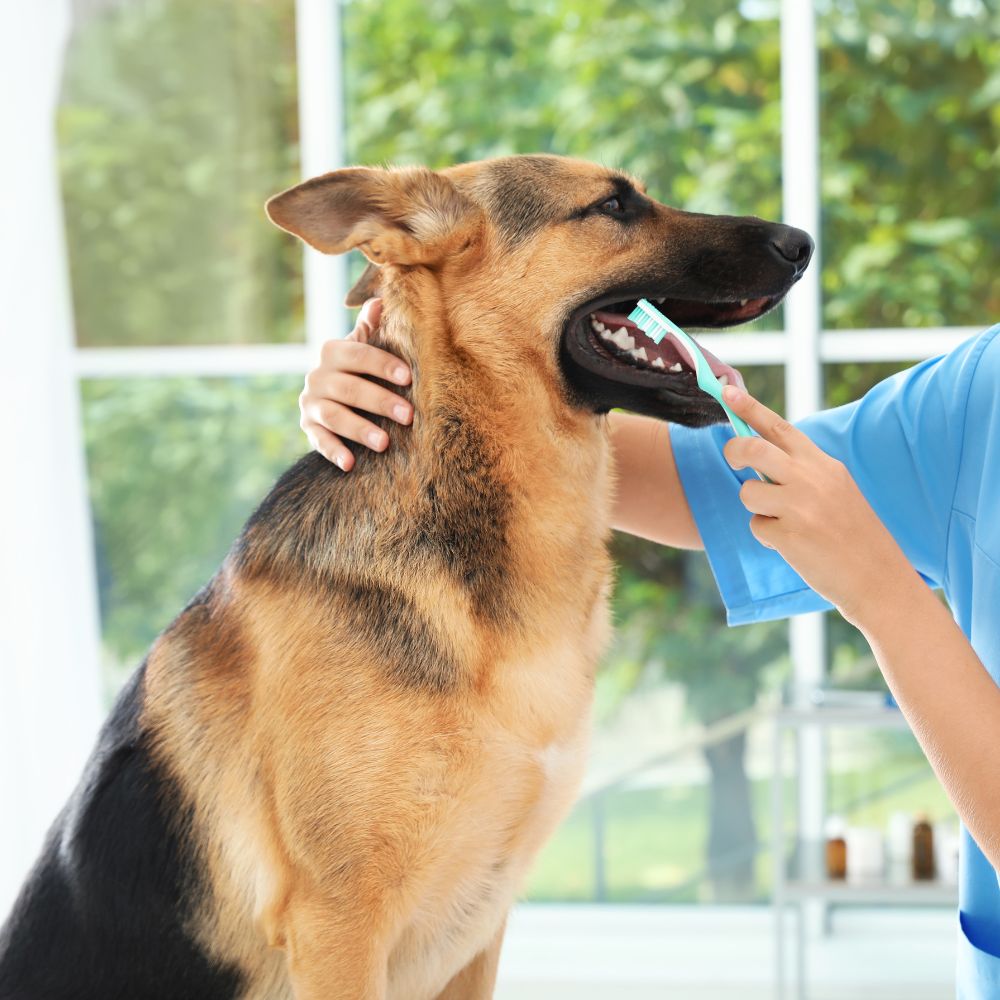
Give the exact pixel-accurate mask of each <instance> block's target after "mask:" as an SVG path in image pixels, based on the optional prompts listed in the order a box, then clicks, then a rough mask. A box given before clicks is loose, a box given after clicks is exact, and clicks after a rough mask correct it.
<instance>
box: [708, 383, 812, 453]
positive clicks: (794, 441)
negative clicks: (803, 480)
mask: <svg viewBox="0 0 1000 1000" xmlns="http://www.w3.org/2000/svg"><path fill="white" fill-rule="evenodd" d="M722 397H723V399H725V401H726V405H727V406H729V407H731V408H732V410H733V412H734V413H735V414H736V415H737V416H739V417H742V418H743V419H744V420H745V421H746V422H747V423H748V424H749V425H750V426H751V427H752V428H753V429H754V430H755V431H756V432H757V433H758V434H759V435H760V436H761V437H762V438H764V440H765V441H770V442H771V443H772V444H775V445H777V446H778V447H779V448H781V449H782V450H783V451H786V452H793V451H795V450H796V449H797V448H799V447H800V446H801V445H802V443H803V442H808V441H809V439H808V438H807V437H806V436H805V435H804V434H803V433H802V431H800V430H799V429H798V428H797V427H795V426H794V425H793V424H790V423H789V422H788V421H787V420H786V419H785V418H784V417H783V416H781V414H779V413H775V412H774V410H769V409H768V408H767V407H766V406H765V405H764V404H763V403H762V402H760V400H758V399H754V397H753V396H751V395H750V393H748V392H747V391H746V389H741V388H740V387H739V386H735V385H727V386H726V387H725V388H724V389H723V390H722ZM760 471H761V472H764V471H765V470H763V469H761V470H760Z"/></svg>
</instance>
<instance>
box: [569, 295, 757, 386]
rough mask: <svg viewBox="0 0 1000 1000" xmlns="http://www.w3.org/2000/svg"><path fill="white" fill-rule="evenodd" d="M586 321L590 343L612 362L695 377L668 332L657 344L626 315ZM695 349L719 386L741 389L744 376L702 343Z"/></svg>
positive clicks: (603, 313) (607, 313)
mask: <svg viewBox="0 0 1000 1000" xmlns="http://www.w3.org/2000/svg"><path fill="white" fill-rule="evenodd" d="M760 301H761V300H759V299H757V300H752V299H751V300H747V301H746V305H745V306H743V307H742V308H746V309H749V308H751V307H752V306H753V304H754V303H755V302H760ZM674 315H676V313H674ZM674 315H671V317H670V318H671V319H674ZM586 321H587V322H589V324H590V330H591V335H592V337H591V340H592V342H593V344H594V348H595V350H597V351H599V352H604V353H605V354H607V355H608V356H609V357H610V358H611V359H613V360H616V361H620V362H624V363H625V364H630V365H634V366H635V367H636V368H649V369H651V370H653V371H657V370H658V371H660V372H669V373H670V374H672V375H688V376H690V377H692V378H693V377H694V375H695V362H694V359H693V358H692V357H691V356H690V354H689V353H688V349H687V348H686V347H685V346H684V344H682V343H681V342H680V341H679V340H677V339H676V338H675V337H674V336H673V334H670V333H668V334H667V335H666V336H665V337H664V338H663V340H661V341H660V343H658V344H657V343H655V342H654V341H653V340H652V339H651V338H650V337H647V336H646V335H645V334H644V333H643V332H642V330H640V329H639V327H638V326H636V325H635V323H633V322H632V321H631V320H630V319H629V318H628V316H627V315H625V313H623V312H617V311H615V310H613V309H598V310H595V311H594V312H592V313H590V314H588V316H587V320H586ZM675 322H676V320H675ZM685 332H686V331H685ZM696 343H697V341H696ZM698 347H699V348H700V349H701V353H702V354H704V355H705V360H706V361H707V362H708V363H709V365H710V366H711V368H712V374H714V375H715V377H716V378H717V379H718V380H719V382H720V383H721V384H722V385H729V384H734V385H740V386H742V385H743V384H744V383H743V376H742V375H741V374H740V373H739V371H738V370H737V369H735V368H733V367H732V365H727V364H726V363H725V362H724V361H721V360H720V359H719V358H717V357H716V356H715V355H714V354H713V353H712V352H711V351H708V350H706V349H705V348H704V347H703V346H702V345H701V344H698Z"/></svg>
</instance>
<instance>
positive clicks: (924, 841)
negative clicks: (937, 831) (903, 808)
mask: <svg viewBox="0 0 1000 1000" xmlns="http://www.w3.org/2000/svg"><path fill="white" fill-rule="evenodd" d="M935 875H936V872H935V870H934V827H933V826H931V824H930V822H929V821H928V819H927V817H926V816H918V817H917V822H916V823H915V824H914V826H913V877H914V879H916V880H917V881H919V882H926V881H929V880H931V879H933V878H934V877H935Z"/></svg>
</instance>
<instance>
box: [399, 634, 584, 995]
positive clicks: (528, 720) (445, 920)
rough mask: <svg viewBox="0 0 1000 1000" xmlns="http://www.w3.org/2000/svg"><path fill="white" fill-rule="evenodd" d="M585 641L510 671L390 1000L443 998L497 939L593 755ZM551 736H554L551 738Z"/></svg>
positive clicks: (403, 948) (439, 835) (491, 708)
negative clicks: (460, 973) (461, 972)
mask: <svg viewBox="0 0 1000 1000" xmlns="http://www.w3.org/2000/svg"><path fill="white" fill-rule="evenodd" d="M575 647H576V644H575V643H569V644H562V646H561V648H549V649H547V650H546V651H545V652H544V653H542V654H540V655H539V656H537V657H533V658H531V660H525V661H522V662H519V663H517V664H510V665H508V670H507V674H506V676H505V677H504V684H503V685H502V687H501V689H500V690H499V691H498V692H496V694H495V696H494V698H493V699H492V700H491V701H490V702H489V705H488V707H487V708H486V709H484V717H483V718H481V719H480V720H479V722H478V725H477V727H476V728H477V729H478V733H479V735H478V738H477V740H476V746H475V749H474V750H473V751H472V752H471V753H470V760H471V762H472V765H473V766H472V768H471V769H470V772H469V774H468V775H467V777H466V779H465V780H464V781H463V783H462V787H461V788H457V789H454V793H455V797H456V801H457V802H458V803H460V805H458V807H457V808H456V809H455V810H454V811H453V812H452V814H451V816H450V818H449V819H448V821H446V822H445V823H443V824H442V826H441V827H440V828H439V829H438V831H437V832H436V834H435V840H436V841H437V842H438V843H439V844H440V845H441V849H442V853H441V855H440V857H438V858H437V859H435V862H434V864H433V868H434V869H435V870H433V871H429V872H428V878H427V883H426V886H425V892H424V894H423V898H422V900H421V903H420V906H419V908H418V910H417V912H415V914H414V917H413V920H412V921H411V923H410V926H409V927H408V928H407V930H406V932H405V933H404V935H403V937H402V939H401V941H400V943H399V946H398V947H397V948H396V950H395V953H394V955H393V958H392V960H391V962H390V991H389V1000H404V998H406V1000H421V998H423V997H427V998H433V997H435V996H437V994H438V993H439V992H440V991H441V990H442V989H443V987H444V986H445V985H446V984H447V982H448V980H449V979H450V978H451V977H452V976H453V975H454V974H455V973H456V972H457V971H458V970H460V969H461V968H463V967H464V966H465V965H466V964H467V963H468V962H469V961H471V960H472V959H473V958H474V956H475V955H476V954H478V953H479V952H480V951H483V950H484V949H486V948H487V947H488V946H489V945H490V943H491V942H492V941H493V940H494V938H495V937H496V935H497V933H498V931H499V930H500V928H501V927H502V925H503V922H504V919H505V917H506V914H507V913H508V911H509V910H510V907H511V906H512V904H513V902H514V899H515V897H516V894H517V893H518V891H519V890H520V888H521V887H522V885H523V882H524V879H525V877H526V875H527V873H528V871H529V869H530V866H531V863H532V862H533V860H534V858H535V857H536V855H537V853H538V850H539V849H540V848H541V846H542V844H543V843H544V842H545V840H546V839H547V838H548V837H549V836H550V835H551V833H552V832H553V830H554V829H555V828H556V826H557V825H558V823H559V822H560V821H561V820H562V818H563V817H564V816H565V814H566V812H567V811H568V810H569V808H570V806H571V805H572V802H573V800H574V797H575V795H576V791H577V788H578V786H579V782H580V778H581V776H582V773H583V770H584V767H585V764H586V755H587V746H588V737H589V728H590V700H591V670H592V666H591V663H590V657H589V656H587V655H582V654H581V650H580V649H578V648H575ZM543 734H546V735H543Z"/></svg>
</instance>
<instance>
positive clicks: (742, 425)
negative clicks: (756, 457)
mask: <svg viewBox="0 0 1000 1000" xmlns="http://www.w3.org/2000/svg"><path fill="white" fill-rule="evenodd" d="M720 402H722V401H721V400H720ZM722 408H723V409H724V410H725V411H726V416H727V417H729V422H730V423H731V424H732V425H733V430H734V431H736V434H737V436H738V437H756V435H755V434H754V432H753V430H752V429H751V428H750V425H749V424H748V423H747V422H746V421H745V420H744V419H743V418H742V417H738V416H736V414H735V413H733V411H732V410H731V409H729V407H728V406H726V404H725V403H722ZM753 471H754V473H756V475H757V478H758V479H760V480H762V481H763V482H765V483H769V482H771V480H770V479H768V478H767V476H765V475H764V474H763V473H762V472H757V470H756V469H754V470H753Z"/></svg>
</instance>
